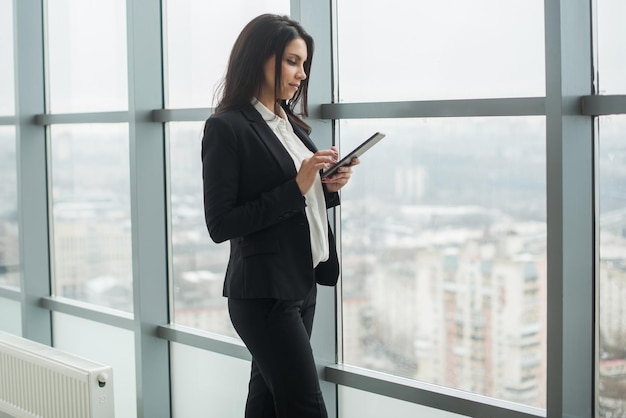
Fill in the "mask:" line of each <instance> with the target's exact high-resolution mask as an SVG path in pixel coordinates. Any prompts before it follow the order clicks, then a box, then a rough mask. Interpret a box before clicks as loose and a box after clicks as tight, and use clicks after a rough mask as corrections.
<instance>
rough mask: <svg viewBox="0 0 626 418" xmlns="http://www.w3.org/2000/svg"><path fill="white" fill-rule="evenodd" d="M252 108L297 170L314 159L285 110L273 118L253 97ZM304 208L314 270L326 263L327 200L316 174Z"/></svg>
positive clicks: (306, 195)
mask: <svg viewBox="0 0 626 418" xmlns="http://www.w3.org/2000/svg"><path fill="white" fill-rule="evenodd" d="M252 105H253V106H254V108H255V109H256V110H257V111H258V112H259V113H260V114H261V116H262V117H263V120H265V122H266V123H267V125H268V126H269V127H270V128H271V129H272V131H273V132H274V133H275V134H276V136H277V137H278V139H279V140H280V142H281V143H282V144H283V146H284V147H285V149H286V150H287V152H288V153H289V155H290V156H291V159H292V160H293V163H294V165H295V167H296V170H299V169H300V166H301V165H302V160H304V159H305V158H310V157H311V156H313V153H312V152H311V150H309V149H308V148H307V147H306V145H304V143H303V142H302V141H301V140H300V138H298V136H297V135H296V134H295V132H294V131H293V127H292V126H291V124H290V123H289V121H288V120H287V115H286V114H285V111H284V110H283V109H282V108H280V113H281V114H280V115H276V114H275V113H274V112H272V111H271V110H269V109H268V108H267V107H265V105H263V103H261V102H260V101H258V100H257V99H256V98H255V99H253V100H252ZM304 198H305V201H306V206H305V213H306V217H307V220H308V221H309V229H310V231H311V252H312V255H313V267H316V266H317V265H318V264H319V263H320V262H322V261H326V260H328V246H329V243H328V213H327V212H326V200H325V199H324V190H323V188H322V180H321V179H320V177H319V174H318V175H317V180H316V181H315V182H314V183H313V187H311V188H310V189H309V191H308V192H306V194H305V195H304Z"/></svg>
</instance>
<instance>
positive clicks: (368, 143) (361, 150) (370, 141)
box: [321, 132, 385, 178]
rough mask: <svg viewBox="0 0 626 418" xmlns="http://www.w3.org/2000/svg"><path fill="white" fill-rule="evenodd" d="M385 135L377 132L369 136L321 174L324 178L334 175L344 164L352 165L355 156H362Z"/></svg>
mask: <svg viewBox="0 0 626 418" xmlns="http://www.w3.org/2000/svg"><path fill="white" fill-rule="evenodd" d="M384 137H385V134H383V133H380V132H376V133H375V134H374V135H372V136H370V137H369V138H367V139H366V140H365V141H364V142H363V143H362V144H361V145H359V146H358V147H356V148H355V149H354V150H352V152H350V153H349V154H348V155H346V156H345V157H343V158H342V159H341V160H339V162H337V163H336V164H335V165H333V166H332V167H330V168H329V169H328V170H326V171H323V172H322V174H321V176H322V178H324V177H328V176H332V175H333V174H335V172H336V171H337V169H338V168H339V167H343V166H344V165H350V162H351V161H352V159H353V158H354V157H360V156H361V155H363V154H365V151H367V150H368V149H370V148H372V147H373V146H374V145H376V144H377V143H378V141H380V140H381V139H383V138H384Z"/></svg>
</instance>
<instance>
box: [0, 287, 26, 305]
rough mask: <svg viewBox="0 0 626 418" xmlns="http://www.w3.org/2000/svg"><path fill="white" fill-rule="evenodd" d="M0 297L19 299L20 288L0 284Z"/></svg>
mask: <svg viewBox="0 0 626 418" xmlns="http://www.w3.org/2000/svg"><path fill="white" fill-rule="evenodd" d="M0 298H2V299H9V300H15V301H18V302H19V301H20V300H21V293H20V289H19V288H17V287H9V286H4V285H3V286H0Z"/></svg>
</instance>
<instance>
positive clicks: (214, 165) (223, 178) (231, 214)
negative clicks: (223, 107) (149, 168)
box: [202, 117, 305, 243]
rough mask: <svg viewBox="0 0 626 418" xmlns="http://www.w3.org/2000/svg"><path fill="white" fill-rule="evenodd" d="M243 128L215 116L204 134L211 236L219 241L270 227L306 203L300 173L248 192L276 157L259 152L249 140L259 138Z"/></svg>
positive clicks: (206, 203) (204, 174)
mask: <svg viewBox="0 0 626 418" xmlns="http://www.w3.org/2000/svg"><path fill="white" fill-rule="evenodd" d="M241 131H242V130H241V129H238V130H237V129H235V127H233V126H232V122H230V121H226V120H223V119H221V118H216V117H211V118H209V119H208V120H207V122H206V124H205V129H204V136H203V138H202V179H203V192H204V210H205V220H206V224H207V228H208V230H209V235H210V236H211V239H212V240H213V241H215V242H218V243H219V242H223V241H226V240H229V239H232V238H236V237H242V236H245V235H248V234H251V233H253V232H256V231H259V230H261V229H264V228H267V227H269V226H271V225H274V224H276V223H278V222H281V221H282V220H284V219H286V218H288V217H290V216H293V215H294V214H295V213H298V212H300V211H302V210H303V209H304V207H305V198H304V196H302V194H301V193H300V189H299V188H298V185H297V183H296V180H295V176H294V177H293V178H291V179H288V178H281V181H279V182H277V184H274V185H272V187H269V188H265V187H262V188H261V190H259V193H257V194H256V195H255V196H243V195H242V192H241V185H242V184H244V183H245V184H246V185H248V186H249V185H250V184H253V185H254V184H255V182H260V181H261V179H260V177H259V176H261V173H263V171H264V169H265V170H266V169H267V168H266V165H267V164H275V162H272V161H267V160H262V159H261V158H254V157H255V156H254V155H251V152H250V150H249V149H246V147H247V146H249V145H248V144H246V141H250V140H253V139H255V138H251V137H245V135H243V134H242V132H241ZM248 135H253V133H248ZM252 154H253V153H252ZM247 189H251V187H247Z"/></svg>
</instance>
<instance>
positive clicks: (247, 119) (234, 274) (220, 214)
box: [202, 104, 339, 300]
mask: <svg viewBox="0 0 626 418" xmlns="http://www.w3.org/2000/svg"><path fill="white" fill-rule="evenodd" d="M292 126H293V127H294V131H295V133H296V135H298V137H299V138H300V139H301V140H302V142H303V143H304V144H305V145H306V146H307V148H309V149H310V150H311V151H313V152H315V151H316V147H315V145H314V144H313V142H312V141H311V140H310V139H309V137H308V135H307V134H306V133H305V132H304V131H303V130H302V129H300V128H299V127H298V126H296V125H295V124H292ZM296 174H297V172H296V168H295V166H294V163H293V160H292V159H291V157H290V155H289V153H288V152H287V150H286V149H285V148H284V147H283V145H282V144H281V142H280V140H279V139H278V138H277V137H276V135H275V134H274V132H273V131H272V130H271V128H270V127H269V126H268V125H267V123H266V122H265V121H264V120H263V118H262V117H261V115H260V114H259V112H257V110H256V109H255V108H254V106H252V105H251V104H248V105H246V106H244V107H243V108H242V109H241V110H233V111H228V112H224V113H221V114H218V115H212V116H211V117H210V118H209V119H208V120H207V121H206V123H205V126H204V136H203V138H202V179H203V188H204V213H205V220H206V224H207V228H208V230H209V234H210V236H211V238H212V239H213V241H215V242H218V243H219V242H223V241H226V240H230V258H229V260H228V268H227V270H226V278H225V281H224V296H228V297H233V298H244V299H245V298H275V299H283V300H299V299H304V297H305V296H306V295H307V294H308V292H309V291H310V290H311V287H312V286H314V285H315V283H316V282H318V283H320V284H326V285H334V284H336V282H337V277H338V276H339V262H338V260H337V251H336V248H335V240H334V237H333V234H332V231H331V230H330V225H329V228H328V236H329V241H330V242H329V244H330V254H329V259H328V261H326V262H323V263H320V264H319V265H318V266H317V268H315V269H313V262H312V256H311V240H310V232H309V224H308V222H307V219H306V215H305V212H304V207H305V199H304V196H302V194H301V193H300V189H299V188H298V185H297V184H296ZM324 195H325V198H326V206H327V208H330V207H333V206H336V205H338V204H339V194H338V193H329V192H328V191H327V190H326V187H325V186H324Z"/></svg>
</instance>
